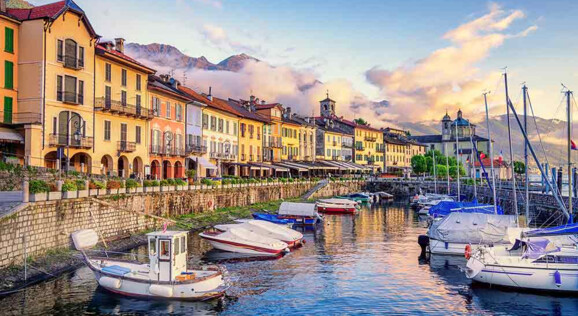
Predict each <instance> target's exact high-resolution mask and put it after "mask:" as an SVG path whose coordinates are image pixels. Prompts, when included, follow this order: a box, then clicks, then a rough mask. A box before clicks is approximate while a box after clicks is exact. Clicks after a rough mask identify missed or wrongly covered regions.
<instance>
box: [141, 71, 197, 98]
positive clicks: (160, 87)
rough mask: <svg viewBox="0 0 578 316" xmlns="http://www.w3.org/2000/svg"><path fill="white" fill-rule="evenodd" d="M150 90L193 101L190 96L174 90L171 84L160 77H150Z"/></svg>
mask: <svg viewBox="0 0 578 316" xmlns="http://www.w3.org/2000/svg"><path fill="white" fill-rule="evenodd" d="M148 88H149V89H153V90H157V91H161V92H164V93H167V94H170V95H172V96H174V97H177V98H181V99H183V100H186V101H191V98H190V97H189V96H188V95H186V94H185V93H183V92H181V91H179V90H178V89H176V88H174V87H173V86H172V85H171V84H170V83H168V82H164V81H163V80H162V79H161V78H160V77H158V76H154V75H150V76H149V82H148Z"/></svg>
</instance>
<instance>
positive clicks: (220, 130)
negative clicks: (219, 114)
mask: <svg viewBox="0 0 578 316" xmlns="http://www.w3.org/2000/svg"><path fill="white" fill-rule="evenodd" d="M223 125H224V121H223V119H219V132H221V133H222V132H223Z"/></svg>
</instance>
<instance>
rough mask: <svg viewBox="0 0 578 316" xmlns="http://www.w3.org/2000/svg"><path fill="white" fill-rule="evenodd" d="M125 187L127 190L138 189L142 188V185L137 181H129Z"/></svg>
mask: <svg viewBox="0 0 578 316" xmlns="http://www.w3.org/2000/svg"><path fill="white" fill-rule="evenodd" d="M125 186H126V188H127V189H132V188H138V187H140V183H139V182H138V181H136V180H135V179H127V180H126V184H125Z"/></svg>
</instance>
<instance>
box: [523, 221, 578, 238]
mask: <svg viewBox="0 0 578 316" xmlns="http://www.w3.org/2000/svg"><path fill="white" fill-rule="evenodd" d="M577 234H578V223H574V224H569V225H562V226H556V227H548V228H541V229H534V230H531V231H527V232H524V233H523V235H524V236H525V237H539V236H556V235H577Z"/></svg>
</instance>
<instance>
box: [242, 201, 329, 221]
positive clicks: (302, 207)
mask: <svg viewBox="0 0 578 316" xmlns="http://www.w3.org/2000/svg"><path fill="white" fill-rule="evenodd" d="M278 213H279V214H277V219H279V220H286V221H288V222H290V223H293V225H294V226H314V225H315V224H317V223H318V222H319V221H322V220H323V217H322V216H321V215H319V213H318V212H317V206H316V205H315V204H314V203H296V202H283V203H281V205H280V206H279V211H278ZM253 217H255V215H253ZM259 219H263V218H259ZM264 220H266V219H264Z"/></svg>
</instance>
